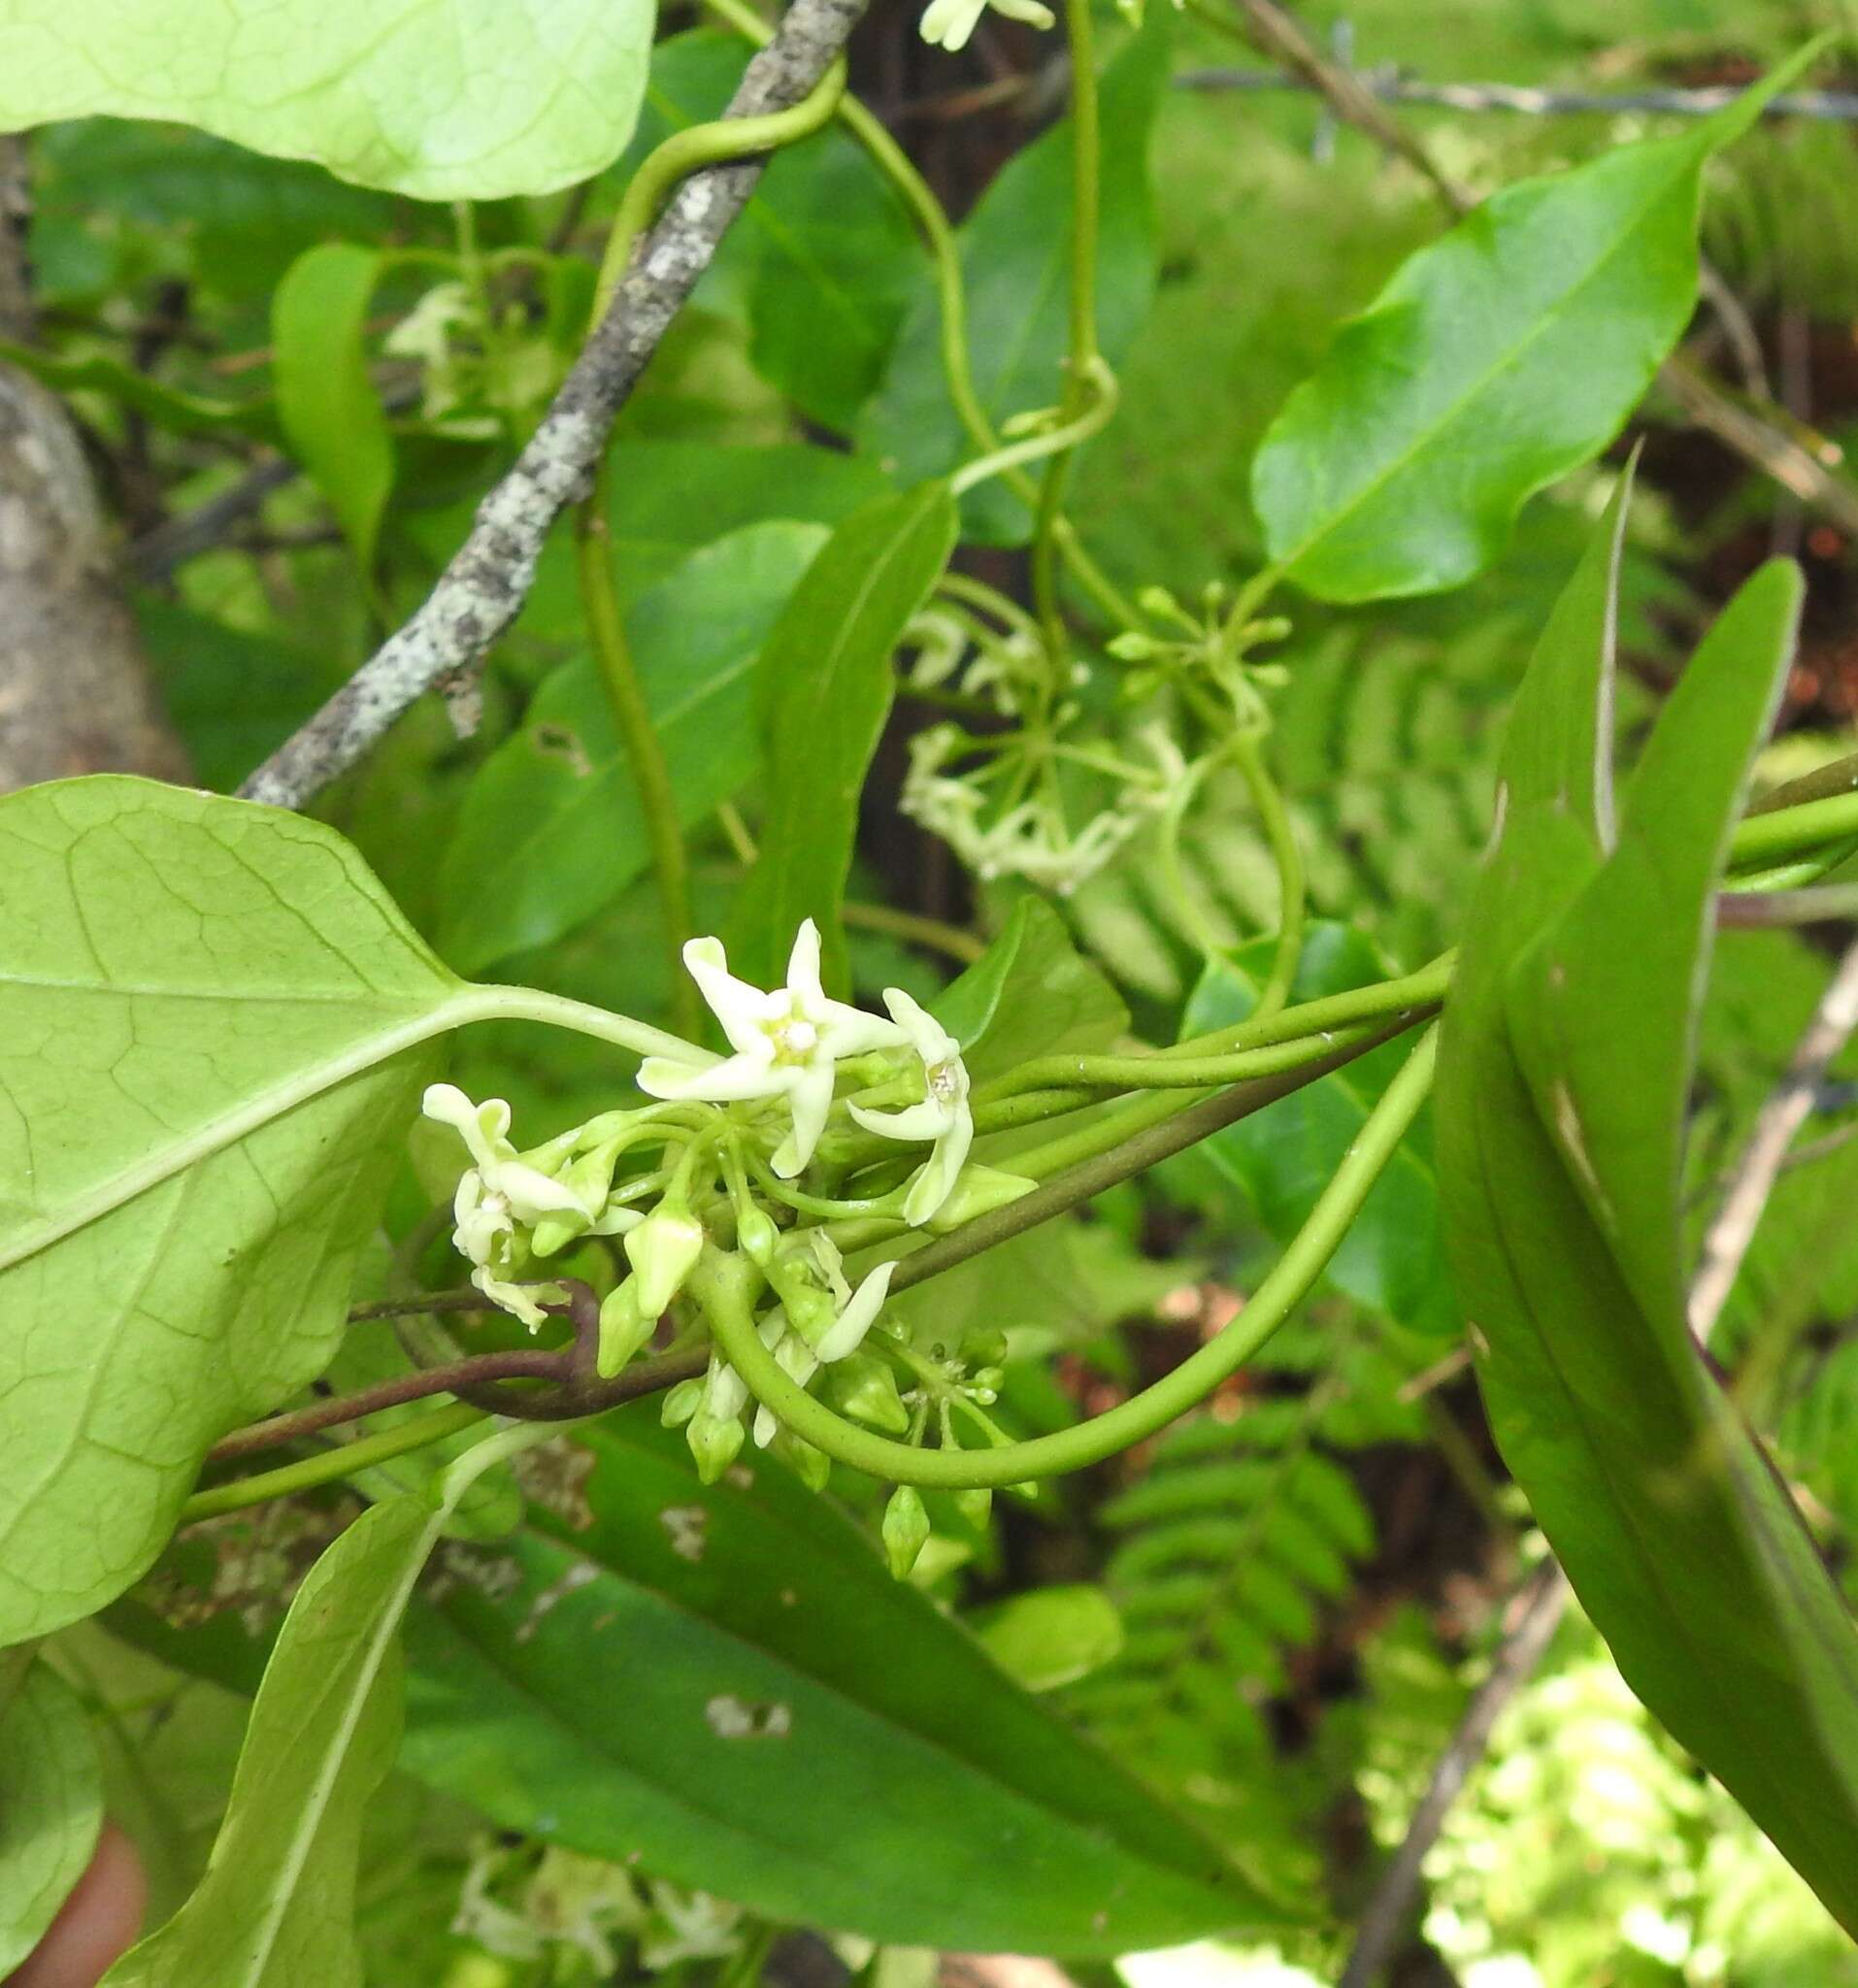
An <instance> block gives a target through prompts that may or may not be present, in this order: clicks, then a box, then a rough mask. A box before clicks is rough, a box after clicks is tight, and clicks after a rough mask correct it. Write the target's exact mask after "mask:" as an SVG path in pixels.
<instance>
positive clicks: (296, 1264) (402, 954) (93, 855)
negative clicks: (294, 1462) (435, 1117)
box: [0, 777, 463, 1646]
mask: <svg viewBox="0 0 1858 1988" xmlns="http://www.w3.org/2000/svg"><path fill="white" fill-rule="evenodd" d="M462 991H463V990H462V989H461V988H460V986H459V983H458V982H457V981H456V980H455V979H453V978H452V977H451V976H450V975H449V974H448V973H447V972H446V970H445V969H444V967H442V966H441V965H440V964H439V962H438V961H437V960H436V959H434V958H433V957H432V955H431V954H430V953H429V952H428V951H427V950H426V948H425V947H424V946H423V945H422V944H420V942H419V940H418V939H417V938H416V937H415V935H414V933H413V932H412V931H411V930H410V929H409V928H408V926H407V925H406V923H405V922H404V920H402V918H401V917H400V915H399V913H398V912H397V911H395V910H394V908H393V906H392V905H391V904H390V903H389V902H388V900H387V899H386V897H385V895H384V894H383V893H382V890H381V887H380V885H379V884H378V883H376V882H375V880H374V878H372V877H370V876H369V874H368V872H367V870H366V869H365V867H364V866H363V865H362V863H361V861H360V859H359V857H358V856H356V854H355V852H354V851H353V850H352V849H351V848H350V847H349V846H348V844H347V843H345V842H344V841H343V840H342V838H341V837H340V836H338V835H336V834H335V833H334V832H333V831H331V830H329V829H327V828H324V827H322V826H320V825H319V824H318V823H316V822H313V821H305V820H303V819H301V818H299V817H298V816H295V815H292V814H286V813H284V812H282V811H279V810H273V809H269V808H258V807H253V806H250V805H249V804H247V803H245V802H239V801H226V800H220V799H217V798H216V797H214V796H212V795H208V794H201V793H195V792H190V791H188V790H186V789H182V788H177V787H169V786H163V785H161V784H159V783H158V782H155V781H151V780H138V779H122V778H116V777H100V778H95V779H81V780H66V781H59V782H57V783H55V784H52V785H49V786H42V787H33V788H27V789H25V790H23V791H21V792H18V793H16V794H10V795H8V796H7V797H6V798H5V799H4V800H0V1091H3V1092H4V1095H5V1097H6V1099H7V1107H8V1109H7V1111H6V1113H5V1116H4V1119H0V1312H3V1313H4V1315H5V1317H6V1319H7V1330H6V1332H5V1333H4V1334H0V1646H3V1645H5V1644H7V1643H12V1642H17V1641H20V1640H24V1639H25V1638H27V1637H30V1636H36V1635H42V1634H44V1633H46V1632H47V1631H49V1630H51V1629H55V1628H58V1627H60V1626H61V1625H63V1624H65V1623H67V1622H71V1621H75V1620H77V1619H78V1618H79V1617H81V1616H83V1615H87V1614H89V1613H91V1612H92V1611H93V1610H94V1609H96V1608H98V1607H101V1606H102V1605H103V1604H104V1603H105V1602H107V1601H109V1600H110V1599H111V1598H112V1597H113V1596H115V1595H116V1594H119V1593H120V1592H121V1591H122V1590H123V1589H124V1588H125V1587H126V1586H127V1585H128V1584H129V1583H130V1582H131V1581H132V1580H134V1579H135V1578H136V1576H137V1575H138V1574H140V1573H141V1572H142V1571H143V1569H144V1568H146V1567H147V1566H148V1565H149V1562H150V1560H151V1559H152V1558H153V1557H154V1555H155V1553H156V1551H157V1550H158V1549H159V1547H160V1545H161V1542H162V1541H163V1540H164V1539H165V1538H166V1537H167V1535H168V1533H169V1531H170V1530H171V1529H172V1526H173V1523H174V1518H175V1514H176V1512H177V1511H178V1510H179V1508H180V1505H181V1501H182V1498H183V1497H184V1496H185V1494H186V1491H187V1489H188V1487H189V1485H190V1484H191V1482H192V1479H193V1476H194V1474H195V1472H196V1471H197V1470H198V1469H199V1465H200V1460H201V1457H202V1456H203V1455H204V1453H205V1451H206V1450H207V1448H208V1447H209V1446H210V1445H211V1444H212V1443H213V1442H214V1441H216V1439H217V1438H218V1437H219V1436H221V1435H223V1434H224V1433H225V1432H226V1430H228V1429H230V1428H232V1427H234V1426H235V1425H236V1424H238V1423H240V1422H244V1421H249V1419H251V1418H252V1417H253V1416H254V1415H256V1414H259V1413H261V1412H263V1411H265V1410H267V1409H269V1408H273V1407H275V1406H276V1405H277V1403H278V1402H280V1401H282V1400H283V1399H285V1398H286V1397H287V1396H289V1395H290V1394H291V1393H292V1392H293V1390H295V1389H297V1388H299V1387H301V1386H303V1385H304V1383H305V1382H307V1381H308V1380H310V1379H311V1378H312V1377H313V1376H314V1375H315V1374H316V1373H318V1372H319V1371H320V1369H321V1368H322V1366H323V1364H324V1363H325V1361H326V1360H327V1358H328V1355H329V1352H330V1350H331V1348H332V1347H333V1345H334V1343H335V1341H336V1339H337V1337H338V1336H339V1334H340V1331H341V1325H342V1316H343V1309H344V1306H345V1304H346V1302H347V1298H348V1282H349V1278H350V1275H351V1272H352V1269H353V1265H354V1261H355V1257H356V1253H357V1251H358V1250H359V1249H360V1246H361V1244H362V1242H363V1240H364V1238H365V1237H366V1235H367V1233H368V1231H369V1230H370V1228H371V1227H372V1225H373V1224H374V1223H375V1222H376V1221H377V1220H378V1219H379V1214H380V1206H381V1197H382V1194H383V1192H384V1191H385V1185H386V1177H387V1172H388V1169H389V1168H390V1167H391V1166H392V1164H393V1160H394V1155H395V1153H396V1152H397V1150H398V1149H399V1146H400V1143H401V1140H402V1138H403V1136H404V1133H405V1128H406V1125H407V1123H408V1121H409V1120H410V1118H411V1117H412V1115H413V1113H414V1110H415V1108H416V1099H417V1087H418V1084H419V1082H420V1081H421V1078H422V1077H423V1075H424V1063H425V1059H424V1058H423V1057H422V1056H420V1055H419V1054H418V1053H417V1048H418V1045H419V1044H423V1043H425V1042H427V1041H428V1040H429V1039H430V1038H432V1037H433V1036H435V1035H437V1034H439V1033H440V1032H441V1031H442V1030H444V1029H445V1028H446V1027H447V1026H448V1024H449V1022H450V1020H451V1019H452V1010H451V1008H450V1007H449V1006H448V1004H451V1003H453V1002H455V1001H456V1000H457V999H458V998H459V997H460V996H461V994H462Z"/></svg>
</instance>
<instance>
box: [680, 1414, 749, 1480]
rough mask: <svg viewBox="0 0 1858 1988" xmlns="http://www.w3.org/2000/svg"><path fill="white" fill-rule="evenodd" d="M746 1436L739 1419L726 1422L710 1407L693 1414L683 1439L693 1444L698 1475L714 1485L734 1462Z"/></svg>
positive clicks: (691, 1449) (691, 1450) (691, 1451)
mask: <svg viewBox="0 0 1858 1988" xmlns="http://www.w3.org/2000/svg"><path fill="white" fill-rule="evenodd" d="M746 1439H747V1430H746V1429H744V1428H743V1426H742V1423H741V1422H740V1421H739V1420H737V1419H734V1418H731V1419H730V1420H728V1421H724V1420H723V1419H722V1418H721V1417H720V1416H717V1415H713V1414H711V1413H710V1411H709V1410H708V1409H707V1408H706V1409H704V1410H703V1411H702V1412H700V1413H698V1414H695V1415H692V1416H691V1418H690V1422H689V1425H688V1426H687V1427H686V1428H685V1430H684V1432H683V1440H684V1441H686V1442H687V1443H689V1445H690V1454H691V1455H692V1456H693V1457H695V1458H696V1460H697V1475H698V1476H699V1477H700V1478H701V1479H702V1480H703V1482H704V1483H706V1484H713V1483H714V1482H715V1481H716V1480H717V1478H719V1477H720V1476H721V1475H722V1474H723V1472H724V1471H726V1470H727V1469H728V1468H729V1466H730V1465H731V1464H732V1463H734V1462H735V1460H736V1454H737V1452H738V1451H739V1450H740V1449H741V1448H742V1445H743V1442H744V1441H745V1440H746Z"/></svg>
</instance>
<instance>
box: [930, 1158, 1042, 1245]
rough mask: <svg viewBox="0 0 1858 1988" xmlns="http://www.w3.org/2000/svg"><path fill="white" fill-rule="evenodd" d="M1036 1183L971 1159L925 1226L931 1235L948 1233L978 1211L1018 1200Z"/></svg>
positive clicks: (970, 1218) (974, 1215)
mask: <svg viewBox="0 0 1858 1988" xmlns="http://www.w3.org/2000/svg"><path fill="white" fill-rule="evenodd" d="M1036 1184H1037V1183H1036V1182H1034V1181H1031V1180H1028V1179H1027V1178H1026V1176H1024V1175H1023V1174H1006V1173H1003V1172H1002V1171H1001V1170H1000V1169H999V1168H998V1167H983V1166H982V1165H981V1164H980V1163H979V1161H978V1160H970V1161H969V1162H968V1164H967V1165H966V1166H965V1167H963V1168H962V1170H961V1176H960V1178H959V1179H958V1180H956V1182H955V1184H954V1186H953V1187H952V1188H951V1189H950V1190H949V1194H948V1198H947V1200H946V1201H945V1202H944V1203H943V1204H942V1206H941V1207H940V1208H939V1209H937V1210H936V1211H935V1213H934V1214H933V1215H931V1216H930V1217H929V1220H928V1222H927V1223H926V1225H925V1226H926V1227H927V1228H928V1230H929V1233H930V1234H931V1235H932V1236H946V1234H947V1233H948V1231H949V1230H950V1229H958V1228H960V1227H961V1225H962V1224H963V1223H964V1222H971V1221H973V1220H974V1218H975V1217H976V1216H977V1215H984V1214H986V1213H988V1212H989V1211H990V1210H991V1209H997V1208H1005V1207H1006V1205H1007V1204H1008V1202H1010V1201H1017V1200H1018V1199H1019V1197H1020V1196H1021V1195H1022V1194H1030V1193H1031V1192H1032V1190H1033V1188H1034V1186H1035V1185H1036Z"/></svg>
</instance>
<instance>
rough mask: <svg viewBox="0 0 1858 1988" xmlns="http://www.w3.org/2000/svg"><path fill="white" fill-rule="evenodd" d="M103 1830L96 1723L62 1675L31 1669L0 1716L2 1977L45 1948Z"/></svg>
mask: <svg viewBox="0 0 1858 1988" xmlns="http://www.w3.org/2000/svg"><path fill="white" fill-rule="evenodd" d="M28 1662H30V1659H28ZM102 1825H103V1775H102V1772H101V1769H100V1768H99V1765H98V1761H97V1745H96V1741H95V1739H93V1738H92V1737H91V1732H90V1721H89V1719H88V1718H87V1717H86V1716H85V1713H84V1709H83V1706H82V1705H81V1704H80V1703H79V1701H78V1696H77V1693H76V1692H74V1691H73V1690H72V1688H71V1687H70V1685H68V1684H67V1683H66V1682H65V1681H64V1679H63V1678H62V1677H60V1676H59V1675H58V1673H56V1672H55V1671H53V1670H51V1669H50V1668H49V1667H48V1666H47V1665H45V1664H42V1663H35V1664H32V1665H31V1668H30V1669H29V1670H28V1671H27V1672H26V1673H25V1675H24V1677H23V1679H22V1680H21V1681H20V1683H19V1685H18V1688H17V1690H16V1691H15V1692H14V1693H13V1695H12V1696H11V1697H10V1698H9V1699H8V1700H7V1701H6V1705H5V1708H4V1709H3V1710H0V1975H6V1974H10V1973H11V1972H12V1971H13V1970H14V1969H15V1968H17V1966H18V1965H19V1963H20V1962H21V1961H23V1960H24V1959H25V1957H26V1956H27V1954H29V1953H30V1952H31V1951H32V1949H33V1948H34V1947H35V1946H36V1945H37V1944H38V1943H39V1940H40V1938H41V1936H42V1935H43V1934H44V1933H45V1930H46V1928H47V1927H48V1926H50V1924H51V1922H52V1920H53V1918H55V1917H56V1915H57V1911H58V1907H59V1906H60V1905H63V1904H64V1902H65V1900H66V1898H67V1897H69V1895H70V1892H71V1888H72V1886H73V1885H75V1884H76V1883H77V1881H78V1879H79V1878H80V1877H82V1876H83V1872H84V1867H85V1865H87V1864H88V1863H89V1862H90V1853H91V1851H92V1850H93V1849H95V1847H96V1842H97V1832H98V1830H99V1829H100V1828H101V1827H102Z"/></svg>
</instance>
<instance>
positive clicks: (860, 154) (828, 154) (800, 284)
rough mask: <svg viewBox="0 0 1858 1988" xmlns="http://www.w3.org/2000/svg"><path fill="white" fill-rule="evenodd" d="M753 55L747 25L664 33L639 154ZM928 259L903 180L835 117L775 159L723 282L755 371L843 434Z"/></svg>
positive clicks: (716, 97)
mask: <svg viewBox="0 0 1858 1988" xmlns="http://www.w3.org/2000/svg"><path fill="white" fill-rule="evenodd" d="M745 60H746V55H745V52H744V47H743V42H742V39H741V37H740V36H738V35H733V34H725V33H722V32H719V31H718V30H716V29H714V28H694V29H691V30H689V31H688V32H686V33H684V34H680V35H673V36H671V37H670V38H669V39H668V40H666V41H662V42H660V43H659V44H658V46H657V47H656V48H655V49H654V50H652V53H651V80H650V82H649V83H648V84H647V89H646V107H645V112H644V115H643V116H641V118H640V120H639V129H638V132H637V133H636V134H635V136H634V139H633V144H632V152H633V154H634V155H635V156H637V157H640V158H643V157H644V156H645V154H646V152H647V151H648V150H649V149H651V147H652V146H654V145H656V144H657V143H659V141H660V140H662V139H663V138H665V137H666V136H668V135H669V134H670V133H671V132H674V131H680V130H685V129H687V128H688V127H689V126H690V125H692V124H698V123H703V122H706V121H707V120H709V119H711V118H713V117H719V116H722V113H723V107H724V106H725V105H726V104H727V103H728V101H729V97H730V93H731V92H732V91H733V90H734V88H735V86H736V84H737V83H739V82H740V81H741V77H742V68H743V63H744V61H745ZM921 266H922V250H921V248H920V247H919V246H918V244H917V241H916V235H915V229H914V227H913V225H912V221H911V218H910V214H909V210H908V209H907V208H906V207H905V206H904V204H903V201H902V199H901V198H900V196H899V195H898V193H897V191H896V189H895V188H894V187H893V186H892V185H891V184H890V182H889V181H887V180H886V179H885V178H884V177H883V176H882V174H880V173H879V170H878V168H877V167H876V165H875V164H873V162H872V160H871V158H870V155H869V154H868V153H867V152H866V151H865V149H864V148H863V147H862V146H861V145H859V144H858V142H857V141H856V140H855V139H854V138H852V137H851V135H850V134H849V133H848V132H847V131H846V129H845V128H844V126H843V125H841V124H838V123H829V124H827V125H826V127H825V128H824V129H823V130H822V131H817V132H815V133H814V134H813V136H812V137H811V138H809V139H807V140H805V141H804V142H803V143H802V144H799V145H794V146H788V147H786V148H784V149H782V150H780V151H779V152H777V153H776V154H775V155H774V157H773V158H772V159H770V160H769V162H768V168H767V171H766V172H764V173H763V174H762V176H761V179H760V181H759V182H757V184H756V186H755V194H754V198H753V199H752V200H751V201H750V202H749V203H748V206H747V211H746V212H745V213H744V215H743V216H742V219H741V221H740V222H739V223H738V224H737V226H736V227H734V228H732V229H731V230H730V232H729V235H728V237H727V238H726V239H725V241H724V242H723V245H722V247H721V248H720V249H719V251H718V253H717V255H716V259H715V263H714V271H715V274H714V277H713V282H714V284H715V285H716V286H718V287H721V288H724V289H735V290H737V291H739V292H740V295H741V298H742V302H743V304H744V306H745V307H746V308H747V315H748V329H749V348H748V350H749V357H750V358H751V359H752V361H753V362H754V366H755V370H756V371H757V372H758V373H760V374H761V376H762V378H763V379H765V380H767V381H770V382H771V383H772V384H773V385H775V386H778V387H779V388H780V391H781V392H782V393H784V394H786V395H787V397H788V398H789V399H790V400H791V401H793V403H794V405H795V406H796V407H798V408H799V409H800V410H801V412H802V413H804V414H807V415H808V416H809V417H810V418H811V419H813V420H814V421H817V422H819V423H821V425H823V426H825V427H828V428H831V429H834V430H836V431H837V432H838V433H840V434H842V435H845V434H849V433H850V432H851V429H852V427H853V426H854V424H855V423H856V421H857V418H858V414H859V413H860V411H861V410H862V408H863V407H864V404H865V402H866V401H867V400H868V399H869V398H870V397H871V393H872V391H873V389H874V388H875V387H876V386H877V384H878V381H879V376H880V374H881V373H882V370H883V366H884V362H885V360H886V359H887V358H888V357H889V354H890V348H891V347H892V345H893V344H894V343H895V341H896V337H897V332H898V330H899V328H900V327H901V325H902V323H903V318H904V313H905V311H906V310H907V309H908V307H909V305H910V303H911V301H912V299H913V298H914V296H915V293H916V287H917V280H918V277H919V273H920V270H921Z"/></svg>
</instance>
